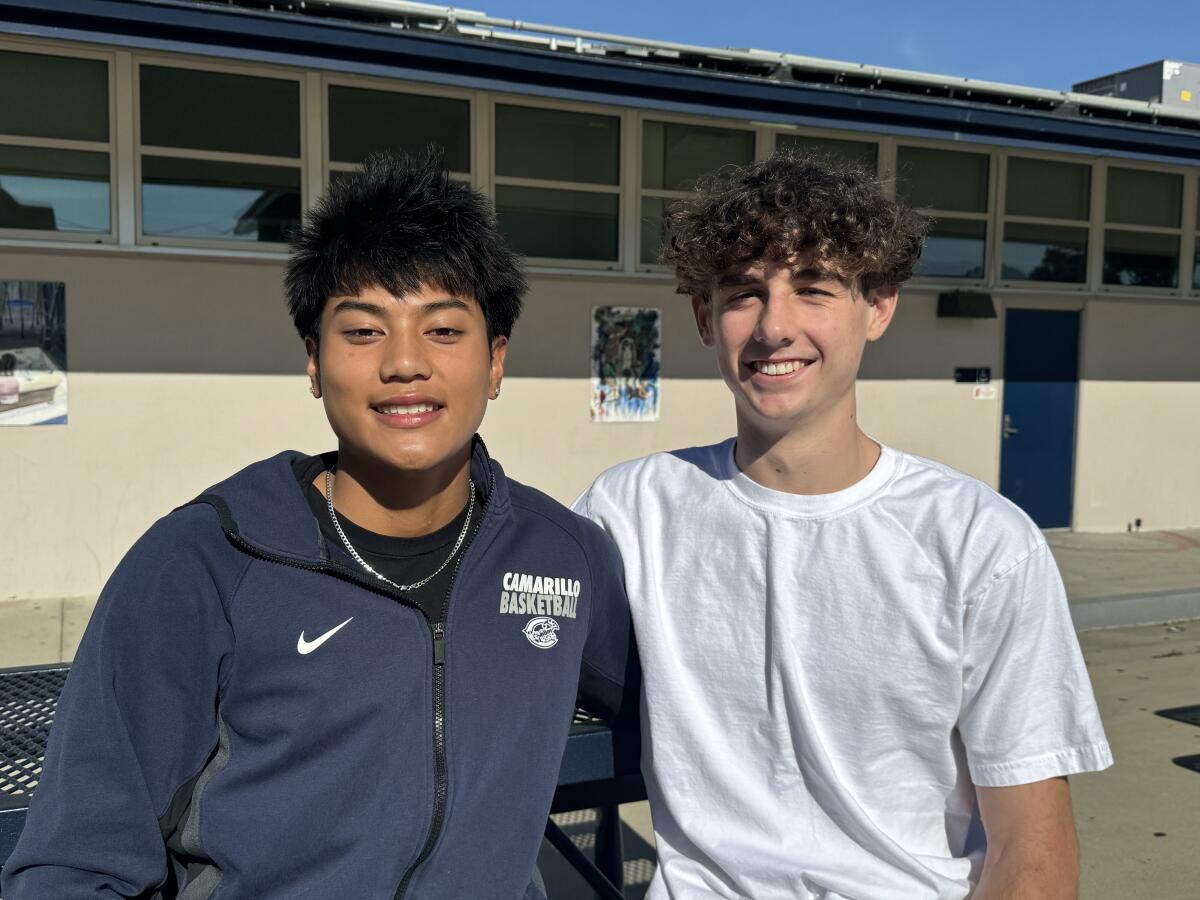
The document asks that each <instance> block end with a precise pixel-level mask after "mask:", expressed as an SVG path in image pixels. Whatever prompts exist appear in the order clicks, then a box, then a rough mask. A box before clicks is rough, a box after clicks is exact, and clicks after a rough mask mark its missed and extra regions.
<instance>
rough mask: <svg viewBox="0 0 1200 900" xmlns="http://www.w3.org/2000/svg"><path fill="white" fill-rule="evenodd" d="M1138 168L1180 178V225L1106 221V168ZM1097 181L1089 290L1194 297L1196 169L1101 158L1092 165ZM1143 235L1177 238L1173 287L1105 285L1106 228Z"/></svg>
mask: <svg viewBox="0 0 1200 900" xmlns="http://www.w3.org/2000/svg"><path fill="white" fill-rule="evenodd" d="M1113 168H1116V169H1137V170H1140V171H1148V172H1158V173H1160V174H1168V175H1178V176H1180V181H1181V184H1180V190H1181V191H1182V192H1183V193H1182V195H1181V197H1180V204H1179V225H1178V226H1177V227H1175V228H1168V227H1166V226H1161V225H1127V224H1125V223H1122V222H1109V221H1108V172H1109V169H1113ZM1094 171H1095V173H1097V174H1096V175H1093V177H1094V178H1096V180H1095V181H1094V182H1093V184H1092V204H1093V206H1094V207H1098V208H1097V209H1095V210H1093V218H1094V220H1095V225H1096V241H1095V243H1096V254H1095V258H1094V259H1092V260H1091V263H1092V266H1091V268H1090V270H1089V274H1090V275H1091V276H1092V279H1093V280H1092V291H1093V293H1095V294H1096V295H1097V296H1122V295H1123V296H1132V297H1195V296H1197V295H1198V294H1200V288H1194V287H1192V267H1193V264H1194V259H1195V252H1196V248H1195V242H1196V232H1197V228H1196V205H1195V204H1196V170H1195V168H1189V167H1187V166H1172V165H1167V164H1165V163H1152V162H1146V161H1145V160H1139V159H1129V158H1127V157H1111V158H1110V157H1104V158H1102V159H1098V160H1097V161H1096V164H1095V170H1094ZM1110 228H1111V229H1112V230H1114V231H1130V232H1138V233H1143V234H1167V235H1175V236H1176V237H1178V238H1179V254H1178V256H1177V257H1176V260H1175V267H1176V276H1175V287H1148V286H1141V285H1133V284H1106V283H1105V282H1104V252H1105V244H1106V239H1107V235H1108V231H1109V229H1110Z"/></svg>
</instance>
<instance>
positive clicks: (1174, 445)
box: [1074, 301, 1200, 531]
mask: <svg viewBox="0 0 1200 900" xmlns="http://www.w3.org/2000/svg"><path fill="white" fill-rule="evenodd" d="M1080 366H1081V369H1082V372H1081V377H1082V381H1081V383H1080V386H1079V415H1078V431H1077V434H1076V462H1075V508H1074V527H1075V528H1076V529H1077V530H1080V531H1123V530H1125V528H1126V526H1127V525H1128V523H1130V522H1132V521H1133V520H1134V519H1136V518H1140V519H1141V520H1142V527H1143V528H1147V529H1158V528H1183V527H1195V526H1196V525H1197V524H1198V523H1200V304H1196V303H1186V302H1183V303H1162V304H1148V303H1145V302H1116V301H1098V302H1093V303H1091V304H1090V305H1089V306H1088V309H1087V311H1086V313H1085V315H1084V340H1083V354H1082V358H1081V361H1080Z"/></svg>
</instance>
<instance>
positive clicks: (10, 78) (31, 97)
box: [0, 50, 113, 239]
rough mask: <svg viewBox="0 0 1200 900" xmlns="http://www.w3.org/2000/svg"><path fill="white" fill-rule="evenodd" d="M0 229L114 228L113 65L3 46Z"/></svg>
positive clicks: (83, 232) (90, 233)
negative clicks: (110, 83) (110, 78)
mask: <svg viewBox="0 0 1200 900" xmlns="http://www.w3.org/2000/svg"><path fill="white" fill-rule="evenodd" d="M0 84H2V85H4V88H3V94H4V102H3V103H0V229H12V230H14V231H18V232H32V233H34V234H45V233H47V232H56V233H58V234H59V235H78V236H82V237H91V238H92V239H96V238H97V237H109V236H111V234H112V231H113V213H112V189H111V183H112V177H111V176H112V142H111V135H110V129H109V115H110V113H109V89H108V63H107V62H106V61H105V60H103V59H77V58H74V57H69V56H52V55H47V54H41V53H24V52H16V51H11V50H0Z"/></svg>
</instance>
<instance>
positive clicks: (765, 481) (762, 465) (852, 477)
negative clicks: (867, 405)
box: [734, 397, 880, 494]
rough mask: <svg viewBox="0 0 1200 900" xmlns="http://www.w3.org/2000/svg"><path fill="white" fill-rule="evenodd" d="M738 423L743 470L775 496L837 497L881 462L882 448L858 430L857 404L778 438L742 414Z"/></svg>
mask: <svg viewBox="0 0 1200 900" xmlns="http://www.w3.org/2000/svg"><path fill="white" fill-rule="evenodd" d="M851 401H853V397H851ZM737 418H738V429H737V435H738V437H737V447H736V449H735V451H734V460H735V461H736V462H737V466H738V468H739V469H741V471H742V472H744V473H745V474H746V475H747V476H749V477H750V478H751V479H753V480H754V481H756V482H758V483H759V484H761V485H762V486H763V487H766V488H770V489H771V490H774V491H783V492H786V493H789V494H832V493H833V492H834V491H841V490H845V489H846V488H848V487H850V486H851V485H854V484H857V483H858V482H859V481H861V480H862V479H863V478H865V477H866V476H867V473H869V472H870V471H871V469H873V468H874V467H875V463H876V462H878V461H879V454H880V448H879V445H878V444H877V443H875V442H874V441H873V440H871V439H870V438H869V437H867V436H866V434H864V433H863V431H862V429H861V428H859V427H858V421H857V415H856V410H855V407H854V404H853V402H851V403H850V408H849V409H848V410H846V409H842V410H840V411H834V412H832V413H831V414H829V415H826V416H823V417H821V418H819V419H818V420H816V421H812V422H801V423H796V424H794V425H793V426H792V427H791V428H790V429H789V430H788V431H786V432H783V433H779V434H771V433H768V432H765V431H764V430H763V429H762V428H761V427H759V426H758V425H757V424H756V423H754V422H752V421H750V420H749V418H748V417H746V416H744V415H743V414H742V412H741V410H738V417H737Z"/></svg>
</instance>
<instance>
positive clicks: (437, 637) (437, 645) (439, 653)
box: [433, 622, 446, 666]
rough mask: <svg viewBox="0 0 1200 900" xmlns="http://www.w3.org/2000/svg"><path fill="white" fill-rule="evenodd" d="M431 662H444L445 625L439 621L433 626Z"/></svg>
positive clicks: (441, 664)
mask: <svg viewBox="0 0 1200 900" xmlns="http://www.w3.org/2000/svg"><path fill="white" fill-rule="evenodd" d="M433 664H434V665H435V666H444V665H445V664H446V626H445V625H443V624H442V623H441V622H438V623H437V624H436V625H434V626H433Z"/></svg>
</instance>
